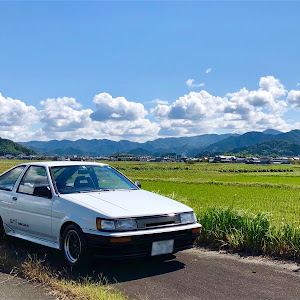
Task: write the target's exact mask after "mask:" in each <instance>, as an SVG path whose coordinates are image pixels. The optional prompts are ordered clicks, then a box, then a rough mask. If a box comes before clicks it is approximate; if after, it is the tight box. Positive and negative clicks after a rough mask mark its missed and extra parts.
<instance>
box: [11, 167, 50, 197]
mask: <svg viewBox="0 0 300 300" xmlns="http://www.w3.org/2000/svg"><path fill="white" fill-rule="evenodd" d="M31 167H37V168H44V169H45V171H46V176H47V180H48V184H49V188H50V192H51V198H45V197H42V196H37V195H34V194H28V193H22V192H19V188H20V185H21V182H22V180H23V179H24V177H25V175H26V174H27V172H28V171H29V170H30V168H31ZM16 193H18V194H22V195H28V196H33V197H38V198H45V199H53V192H52V190H51V184H50V180H49V176H48V173H47V168H46V167H45V166H36V165H29V166H28V168H26V171H25V172H24V174H23V176H22V178H21V179H20V181H19V184H18V186H17V188H16Z"/></svg>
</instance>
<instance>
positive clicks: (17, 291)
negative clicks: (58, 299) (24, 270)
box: [0, 272, 55, 300]
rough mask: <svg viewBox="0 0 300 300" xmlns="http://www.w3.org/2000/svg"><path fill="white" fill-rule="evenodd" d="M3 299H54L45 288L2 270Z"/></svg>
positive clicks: (0, 296)
mask: <svg viewBox="0 0 300 300" xmlns="http://www.w3.org/2000/svg"><path fill="white" fill-rule="evenodd" d="M0 299H1V300H54V299H55V298H53V297H51V296H50V295H49V294H48V292H46V290H45V289H44V288H42V287H41V286H38V285H34V284H32V283H29V282H27V281H26V280H24V279H21V278H19V277H16V276H12V275H9V274H5V273H1V272H0Z"/></svg>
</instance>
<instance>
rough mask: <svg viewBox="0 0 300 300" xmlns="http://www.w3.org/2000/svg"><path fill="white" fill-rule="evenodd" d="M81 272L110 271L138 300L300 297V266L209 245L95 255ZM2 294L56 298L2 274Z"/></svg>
mask: <svg viewBox="0 0 300 300" xmlns="http://www.w3.org/2000/svg"><path fill="white" fill-rule="evenodd" d="M48 254H49V258H50V260H51V261H53V263H54V262H57V261H58V260H57V258H58V256H57V252H53V253H52V252H51V251H50V252H49V253H48ZM92 269H93V271H92ZM77 274H78V275H81V276H85V275H89V276H93V277H94V278H95V279H97V278H98V277H99V276H104V277H106V278H107V281H108V282H109V283H111V284H112V285H113V286H114V287H115V288H117V289H119V290H121V291H123V292H124V294H125V295H128V296H129V297H130V298H135V299H147V300H152V299H155V300H158V299H170V300H171V299H172V300H175V299H176V300H177V299H178V300H185V299H189V300H194V299H204V300H206V299H207V300H210V299H218V300H226V299H230V300H235V299H238V300H248V299H255V300H261V299H272V300H276V299H280V300H281V299H287V300H293V299H295V300H296V299H297V300H300V266H299V265H297V264H295V263H291V262H278V261H277V262H276V261H272V260H270V259H264V258H256V257H248V258H243V257H240V256H239V255H231V254H220V253H218V252H214V251H206V250H203V249H191V250H187V251H184V252H181V253H178V254H177V256H176V257H173V258H171V259H170V260H167V261H161V260H153V259H147V260H145V259H143V260H135V261H133V260H128V261H119V262H118V261H115V262H111V261H101V260H95V261H94V263H93V268H91V266H89V267H88V268H87V269H86V270H82V269H81V270H79V271H74V270H73V272H72V275H73V277H74V279H75V278H76V276H77ZM102 278H103V277H102ZM2 299H3V300H4V299H5V300H11V299H14V300H18V299H20V300H37V299H43V300H51V299H53V298H52V297H51V296H49V295H47V292H46V291H45V290H44V289H43V288H42V287H41V286H34V285H32V284H30V283H28V282H26V281H25V280H23V279H20V278H17V277H15V278H11V277H9V275H8V274H4V273H0V300H2Z"/></svg>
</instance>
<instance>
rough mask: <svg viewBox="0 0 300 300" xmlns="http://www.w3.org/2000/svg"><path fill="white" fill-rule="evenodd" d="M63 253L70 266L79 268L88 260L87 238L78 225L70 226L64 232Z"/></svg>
mask: <svg viewBox="0 0 300 300" xmlns="http://www.w3.org/2000/svg"><path fill="white" fill-rule="evenodd" d="M62 242H63V252H64V256H65V259H66V261H67V263H68V264H69V265H70V266H78V265H80V264H82V262H84V261H86V260H87V247H86V240H85V236H84V234H83V232H82V230H81V229H80V227H79V226H77V225H75V224H74V225H69V226H68V227H67V228H66V230H65V231H64V234H63V238H62Z"/></svg>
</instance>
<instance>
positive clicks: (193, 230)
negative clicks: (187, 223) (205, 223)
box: [192, 227, 202, 233]
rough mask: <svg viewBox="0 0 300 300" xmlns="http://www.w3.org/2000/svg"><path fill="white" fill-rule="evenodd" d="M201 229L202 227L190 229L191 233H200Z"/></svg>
mask: <svg viewBox="0 0 300 300" xmlns="http://www.w3.org/2000/svg"><path fill="white" fill-rule="evenodd" d="M201 229H202V227H198V228H194V229H192V233H200V232H201Z"/></svg>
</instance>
